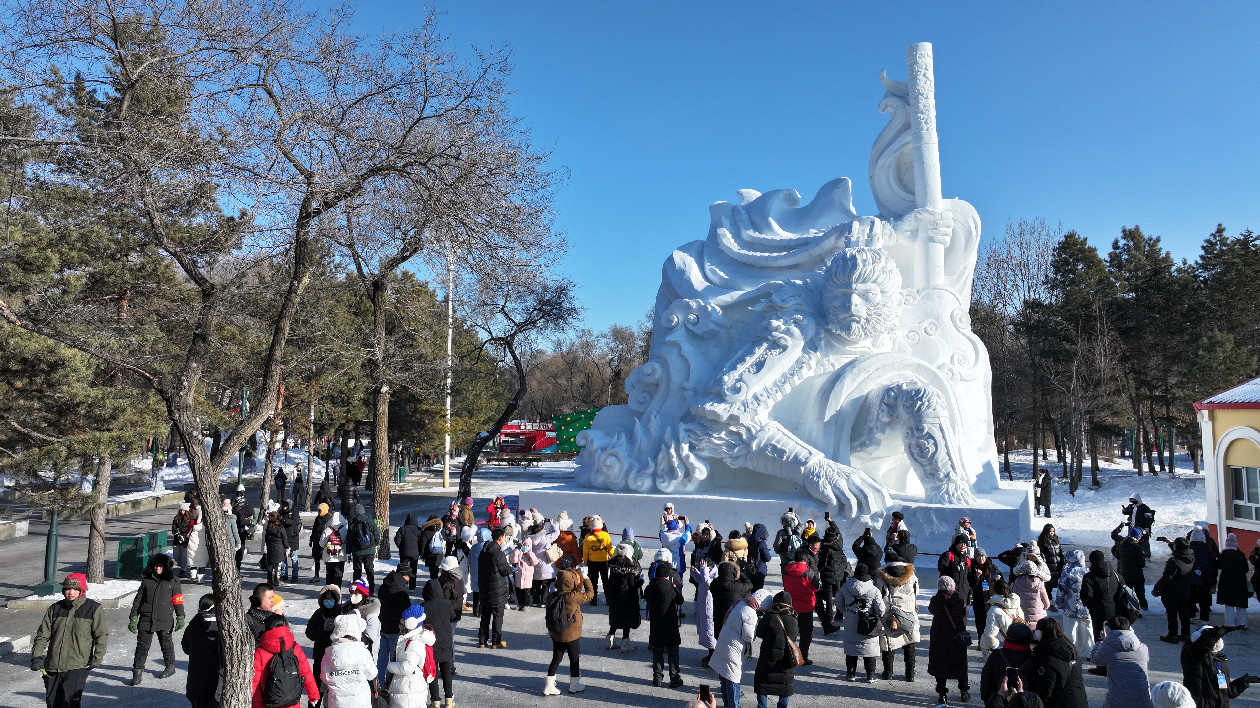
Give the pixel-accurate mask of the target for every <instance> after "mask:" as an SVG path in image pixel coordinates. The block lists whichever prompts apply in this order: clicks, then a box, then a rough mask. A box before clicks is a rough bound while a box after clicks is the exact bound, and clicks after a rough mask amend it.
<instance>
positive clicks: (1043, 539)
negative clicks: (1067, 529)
mask: <svg viewBox="0 0 1260 708" xmlns="http://www.w3.org/2000/svg"><path fill="white" fill-rule="evenodd" d="M1037 547H1038V548H1040V549H1041V558H1042V560H1044V561H1045V562H1046V569H1047V570H1049V571H1050V582H1048V583H1046V592H1048V593H1050V596H1051V597H1053V596H1054V593H1053V592H1052V591H1053V590H1054V589H1055V588H1057V587H1058V586H1059V575H1060V574H1062V573H1063V545H1062V544H1061V543H1059V533H1058V531H1057V530H1055V528H1054V524H1046V525H1045V526H1043V527H1042V528H1041V535H1040V536H1038V537H1037Z"/></svg>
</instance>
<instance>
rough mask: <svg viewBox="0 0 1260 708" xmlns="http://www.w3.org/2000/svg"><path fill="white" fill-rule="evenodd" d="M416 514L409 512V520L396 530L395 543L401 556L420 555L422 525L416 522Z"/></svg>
mask: <svg viewBox="0 0 1260 708" xmlns="http://www.w3.org/2000/svg"><path fill="white" fill-rule="evenodd" d="M416 521H417V519H416V515H415V514H407V520H406V521H404V522H403V525H402V526H399V527H398V530H397V531H395V532H394V545H395V546H397V547H398V557H399V558H419V557H420V555H421V554H420V551H421V547H420V525H419V524H417V523H416Z"/></svg>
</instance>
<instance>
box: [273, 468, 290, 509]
mask: <svg viewBox="0 0 1260 708" xmlns="http://www.w3.org/2000/svg"><path fill="white" fill-rule="evenodd" d="M275 482H276V491H277V492H279V494H277V495H276V496H278V497H279V498H280V501H284V488H285V487H286V486H288V484H289V475H287V474H285V473H284V468H283V467H281V468H280V469H278V470H276V476H275Z"/></svg>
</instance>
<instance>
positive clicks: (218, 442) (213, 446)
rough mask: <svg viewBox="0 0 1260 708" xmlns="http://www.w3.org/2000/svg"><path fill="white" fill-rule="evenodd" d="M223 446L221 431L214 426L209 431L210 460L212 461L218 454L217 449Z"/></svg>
mask: <svg viewBox="0 0 1260 708" xmlns="http://www.w3.org/2000/svg"><path fill="white" fill-rule="evenodd" d="M222 445H223V431H222V430H220V429H219V426H217V425H216V426H214V427H213V428H212V429H211V430H210V458H211V459H213V458H214V457H216V456H217V455H218V454H219V448H220V447H222Z"/></svg>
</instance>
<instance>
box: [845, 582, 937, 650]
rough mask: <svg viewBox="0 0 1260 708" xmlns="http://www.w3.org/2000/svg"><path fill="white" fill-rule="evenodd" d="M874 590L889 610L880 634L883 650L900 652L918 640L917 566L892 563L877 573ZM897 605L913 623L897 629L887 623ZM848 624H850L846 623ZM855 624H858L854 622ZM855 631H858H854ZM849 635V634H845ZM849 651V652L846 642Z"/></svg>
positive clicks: (880, 644)
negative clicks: (911, 618) (915, 571)
mask: <svg viewBox="0 0 1260 708" xmlns="http://www.w3.org/2000/svg"><path fill="white" fill-rule="evenodd" d="M875 589H876V590H878V591H879V594H880V597H881V598H882V599H883V602H884V607H886V608H888V610H889V611H888V613H887V614H886V615H885V619H884V631H883V632H880V634H879V648H880V651H897V650H898V649H901V648H902V647H904V646H907V645H914V644H918V643H919V602H918V597H919V579H918V578H917V577H916V576H915V574H914V566H913V565H910V564H907V563H900V562H898V563H889V564H888V565H887V566H885V567H883V568H880V569H879V572H878V573H876V574H875ZM893 608H897V609H898V610H900V611H901V612H902V613H904V614H906V615H909V616H911V617H914V623H913V624H911V625H909V626H906V625H904V624H901V626H899V627H898V628H897V629H896V630H893V629H892V628H891V627H889V626H888V621H889V620H890V619H891V618H892V617H893V614H892V612H891V610H892V609H893ZM846 624H848V623H846ZM853 624H854V625H856V624H857V623H856V622H854V623H853ZM855 631H856V630H855ZM845 636H846V637H847V636H848V635H847V634H846V635H845ZM845 646H846V653H848V652H847V646H848V645H847V644H846V645H845Z"/></svg>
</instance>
